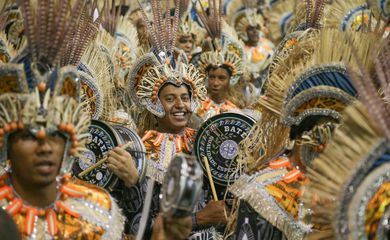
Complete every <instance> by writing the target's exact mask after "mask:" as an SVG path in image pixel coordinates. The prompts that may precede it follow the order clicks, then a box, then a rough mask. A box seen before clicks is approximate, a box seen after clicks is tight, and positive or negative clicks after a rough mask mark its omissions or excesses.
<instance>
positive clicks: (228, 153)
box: [219, 140, 238, 160]
mask: <svg viewBox="0 0 390 240" xmlns="http://www.w3.org/2000/svg"><path fill="white" fill-rule="evenodd" d="M219 153H220V154H221V156H222V157H223V158H225V159H229V160H231V159H233V158H234V157H235V156H236V155H237V153H238V144H237V143H236V142H235V141H233V140H226V141H224V142H223V143H222V144H221V147H219Z"/></svg>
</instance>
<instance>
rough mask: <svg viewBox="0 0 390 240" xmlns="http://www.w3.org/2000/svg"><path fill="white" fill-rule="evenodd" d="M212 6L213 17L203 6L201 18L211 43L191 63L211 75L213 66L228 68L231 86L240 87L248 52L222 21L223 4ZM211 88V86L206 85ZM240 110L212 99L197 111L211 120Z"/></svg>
mask: <svg viewBox="0 0 390 240" xmlns="http://www.w3.org/2000/svg"><path fill="white" fill-rule="evenodd" d="M211 2H212V4H209V12H210V14H209V15H207V14H206V10H205V7H204V6H203V5H200V6H199V7H200V8H201V10H199V11H198V17H199V18H200V20H201V22H202V23H203V25H204V27H205V28H206V30H207V33H208V35H209V37H211V41H209V40H205V41H204V43H203V46H204V48H206V49H204V50H203V51H202V53H200V54H199V55H198V56H197V57H194V59H193V60H192V61H191V62H192V63H194V65H196V66H197V67H198V68H199V70H200V71H201V72H202V73H203V74H205V75H207V74H208V71H209V69H210V68H211V67H213V68H219V67H225V68H227V69H229V71H230V72H231V76H230V80H229V83H230V87H232V86H234V85H236V84H237V82H238V81H239V79H240V77H241V75H242V74H243V61H242V59H243V58H244V49H243V46H242V43H240V42H239V40H238V37H237V34H236V33H235V31H234V29H232V28H231V27H230V26H229V25H228V24H227V23H226V22H224V21H223V20H222V15H221V14H222V5H219V4H218V3H217V2H215V0H214V1H211ZM206 81H207V79H206ZM206 85H207V84H206ZM233 109H234V110H238V107H236V106H235V105H234V104H233V103H231V102H230V101H229V100H228V99H225V102H223V103H221V104H217V103H215V102H214V101H213V100H212V99H210V98H208V99H207V100H206V101H205V102H202V105H201V106H200V107H199V109H198V110H197V115H198V116H200V117H201V118H203V119H204V120H207V119H208V118H210V117H212V116H214V115H216V114H219V113H222V112H224V111H229V110H233Z"/></svg>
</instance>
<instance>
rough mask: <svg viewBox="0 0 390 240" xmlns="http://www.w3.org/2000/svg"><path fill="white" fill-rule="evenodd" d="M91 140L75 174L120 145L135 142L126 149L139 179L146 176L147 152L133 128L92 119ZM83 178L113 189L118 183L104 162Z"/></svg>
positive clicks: (77, 164) (76, 167) (77, 161)
mask: <svg viewBox="0 0 390 240" xmlns="http://www.w3.org/2000/svg"><path fill="white" fill-rule="evenodd" d="M89 133H90V134H91V136H90V141H89V143H87V144H86V148H87V149H88V151H85V152H84V154H83V155H82V157H80V158H79V159H77V160H76V161H75V163H74V165H73V168H72V171H73V174H74V175H75V176H78V174H79V173H81V172H82V171H84V170H85V169H87V168H88V167H90V166H92V165H94V164H95V163H97V162H98V161H99V160H100V159H102V158H103V157H104V156H105V155H107V153H108V152H109V151H110V150H111V149H113V148H114V147H116V146H118V145H122V144H125V143H128V142H130V141H131V142H133V145H132V146H131V147H129V148H127V149H126V150H127V151H128V152H129V153H130V154H131V156H132V158H133V160H134V162H135V166H136V168H137V170H138V174H139V180H140V181H141V180H142V179H143V178H144V177H145V172H146V154H145V147H144V145H143V143H142V140H141V138H140V137H139V136H138V135H137V134H136V133H135V132H134V131H132V130H130V129H128V128H126V127H124V126H121V125H109V124H107V123H105V122H102V121H97V120H92V122H91V126H90V127H89ZM82 180H85V181H87V182H90V183H92V184H95V185H97V186H100V187H104V188H106V189H107V190H109V191H112V190H113V189H114V188H115V186H116V185H117V182H118V178H117V177H116V176H115V175H114V174H113V173H112V171H110V170H109V169H108V168H107V166H106V164H102V165H101V166H99V167H97V168H96V169H94V170H93V171H91V172H90V173H89V174H87V175H86V176H84V177H83V178H82Z"/></svg>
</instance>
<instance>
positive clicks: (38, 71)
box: [0, 0, 89, 175]
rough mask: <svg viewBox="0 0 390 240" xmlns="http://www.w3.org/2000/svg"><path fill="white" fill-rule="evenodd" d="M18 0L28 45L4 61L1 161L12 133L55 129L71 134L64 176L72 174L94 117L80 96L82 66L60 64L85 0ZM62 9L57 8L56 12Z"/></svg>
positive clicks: (0, 75) (0, 106)
mask: <svg viewBox="0 0 390 240" xmlns="http://www.w3.org/2000/svg"><path fill="white" fill-rule="evenodd" d="M45 3H46V2H45V1H18V4H19V6H20V8H21V11H22V15H23V18H24V33H25V35H26V38H27V41H28V44H27V47H26V49H24V51H22V52H21V54H19V55H18V56H17V57H15V58H14V59H12V60H11V62H10V63H7V64H1V65H0V82H1V87H0V89H1V95H0V129H1V130H0V133H1V139H2V142H3V145H2V149H1V150H2V157H1V159H0V162H3V163H4V161H5V160H6V159H7V143H8V137H9V135H10V134H11V133H12V132H14V131H17V130H22V129H28V130H29V131H30V132H31V133H33V134H34V135H35V136H36V137H37V138H43V137H45V136H46V134H49V133H51V132H53V131H59V132H61V133H62V134H63V135H64V136H65V137H66V139H67V142H66V149H65V152H64V158H63V162H62V166H61V169H60V173H59V174H60V175H63V174H65V173H68V172H69V171H70V169H71V166H72V164H73V158H72V157H73V156H77V155H78V154H79V151H80V150H81V149H82V148H83V146H84V143H85V141H86V140H87V137H88V134H87V130H88V126H89V117H88V115H87V114H85V112H84V109H83V108H84V107H83V104H82V103H81V102H80V99H79V81H78V75H77V71H76V69H75V68H74V67H72V66H67V67H60V66H59V64H60V60H61V57H62V56H63V55H64V54H69V52H65V49H66V45H67V43H68V42H69V41H70V39H71V38H72V37H73V36H74V34H75V32H77V30H78V26H79V24H81V23H80V21H81V16H82V12H83V11H84V10H85V9H86V8H88V7H89V5H88V4H86V3H85V2H84V1H76V2H72V3H70V2H69V1H65V0H55V1H51V2H50V3H51V7H48V6H47V5H46V4H45ZM54 9H58V11H54Z"/></svg>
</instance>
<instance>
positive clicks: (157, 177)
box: [146, 160, 167, 184]
mask: <svg viewBox="0 0 390 240" xmlns="http://www.w3.org/2000/svg"><path fill="white" fill-rule="evenodd" d="M166 172H167V170H166V169H164V168H163V167H162V166H160V165H159V164H158V163H156V162H154V161H153V160H148V161H147V167H146V176H147V177H149V178H151V179H153V180H154V181H156V182H158V183H160V184H162V182H163V181H164V177H165V173H166Z"/></svg>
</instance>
